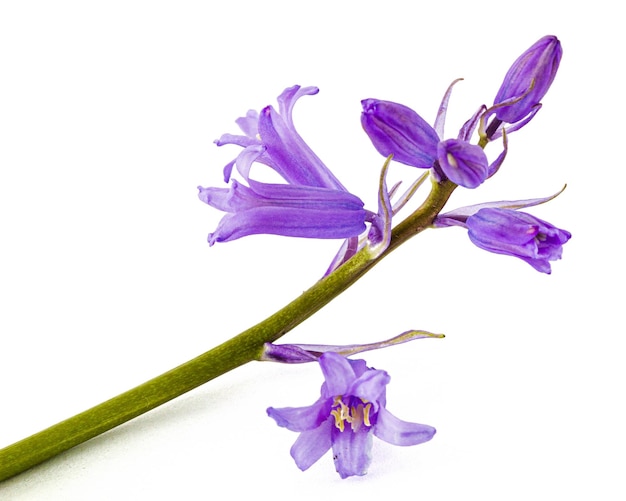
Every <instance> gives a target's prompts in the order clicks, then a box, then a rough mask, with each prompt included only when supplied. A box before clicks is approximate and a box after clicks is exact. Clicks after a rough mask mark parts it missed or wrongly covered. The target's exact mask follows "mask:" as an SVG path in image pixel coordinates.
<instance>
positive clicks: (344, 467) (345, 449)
mask: <svg viewBox="0 0 626 501" xmlns="http://www.w3.org/2000/svg"><path fill="white" fill-rule="evenodd" d="M332 443H333V459H334V461H335V469H336V470H337V473H339V475H340V476H341V478H347V477H351V476H353V475H365V474H366V473H367V469H368V468H369V465H370V463H371V461H372V433H371V428H369V427H365V426H363V427H361V428H360V429H359V430H358V431H351V430H345V431H339V430H338V429H337V428H335V427H333V429H332Z"/></svg>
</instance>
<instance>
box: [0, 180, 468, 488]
mask: <svg viewBox="0 0 626 501" xmlns="http://www.w3.org/2000/svg"><path fill="white" fill-rule="evenodd" d="M454 188H456V185H454V184H452V183H450V182H443V183H440V184H434V185H433V189H432V190H431V192H430V194H429V196H428V198H427V199H426V200H425V201H424V203H423V204H422V205H421V207H420V208H418V209H417V210H416V211H415V212H414V213H413V214H411V215H410V216H409V217H407V218H406V219H405V220H404V221H402V222H401V223H400V224H399V225H397V226H396V227H395V228H394V229H393V231H392V238H391V243H390V245H389V247H388V248H387V249H386V250H385V251H384V252H383V253H382V254H381V255H379V256H377V257H376V258H374V259H372V258H371V256H370V251H369V250H368V249H363V250H362V251H360V252H359V253H358V254H356V255H355V256H354V257H353V258H352V259H350V260H349V261H348V262H346V263H345V264H344V265H342V266H341V267H340V268H339V269H337V270H336V271H334V272H333V273H331V274H330V275H328V276H326V277H324V278H323V279H322V280H320V281H319V282H317V283H316V284H315V285H313V287H311V288H310V289H308V290H307V291H306V292H304V293H303V294H302V295H301V296H300V297H298V298H297V299H295V300H294V301H292V302H291V303H289V304H288V305H287V306H285V307H284V308H283V309H281V310H279V311H278V312H276V313H274V314H273V315H272V316H270V317H269V318H267V319H266V320H264V321H262V322H260V323H259V324H257V325H255V326H254V327H251V328H250V329H248V330H246V331H244V332H242V333H241V334H239V335H237V336H235V337H234V338H232V339H230V340H228V341H226V342H225V343H223V344H221V345H219V346H217V347H215V348H213V349H212V350H210V351H207V352H206V353H203V354H202V355H200V356H199V357H196V358H194V359H193V360H190V361H189V362H186V363H184V364H182V365H180V366H178V367H176V368H175V369H172V370H170V371H168V372H166V373H164V374H162V375H160V376H157V377H155V378H154V379H151V380H150V381H148V382H146V383H144V384H142V385H140V386H137V387H135V388H133V389H131V390H129V391H127V392H125V393H122V394H121V395H118V396H117V397H114V398H112V399H110V400H107V401H106V402H103V403H101V404H99V405H97V406H95V407H92V408H91V409H89V410H86V411H84V412H82V413H80V414H77V415H76V416H74V417H71V418H69V419H67V420H65V421H62V422H60V423H58V424H56V425H54V426H51V427H50V428H47V429H45V430H43V431H41V432H39V433H36V434H35V435H32V436H30V437H28V438H25V439H24V440H21V441H20V442H17V443H15V444H13V445H10V446H8V447H6V448H4V449H2V450H0V481H2V480H6V479H7V478H9V477H12V476H14V475H17V474H19V473H22V472H24V471H25V470H27V469H29V468H31V467H33V466H35V465H37V464H39V463H41V462H43V461H45V460H47V459H50V458H52V457H54V456H56V455H57V454H60V453H61V452H63V451H66V450H68V449H70V448H72V447H74V446H75V445H78V444H80V443H82V442H85V441H87V440H89V439H90V438H93V437H95V436H97V435H100V434H102V433H104V432H106V431H108V430H110V429H112V428H114V427H116V426H118V425H120V424H122V423H125V422H126V421H129V420H131V419H133V418H135V417H137V416H139V415H141V414H143V413H145V412H147V411H149V410H151V409H154V408H155V407H158V406H159V405H161V404H163V403H165V402H168V401H169V400H172V399H173V398H176V397H178V396H180V395H182V394H184V393H186V392H188V391H190V390H192V389H194V388H197V387H198V386H200V385H202V384H204V383H206V382H207V381H210V380H211V379H213V378H215V377H217V376H220V375H222V374H224V373H226V372H228V371H230V370H231V369H234V368H236V367H239V366H241V365H244V364H246V363H248V362H251V361H253V360H256V359H258V358H259V356H260V355H261V352H262V349H263V344H264V343H266V342H272V341H275V340H276V339H278V338H279V337H281V336H283V335H284V334H285V333H287V332H288V331H290V330H291V329H293V328H294V327H295V326H297V325H298V324H300V323H301V322H303V321H304V320H306V319H307V318H308V317H310V316H311V315H313V314H314V313H315V312H316V311H318V310H319V309H320V308H322V307H323V306H325V305H326V304H328V303H329V302H330V301H331V300H332V299H334V298H335V297H337V296H338V295H339V294H341V293H342V292H343V291H344V290H346V289H347V288H348V287H350V286H351V285H352V284H353V283H355V282H356V281H357V280H358V279H359V278H360V277H361V276H363V275H364V274H365V273H366V272H367V271H368V270H370V269H371V268H372V267H373V266H374V265H375V264H376V263H377V262H378V261H380V260H381V259H382V258H383V257H384V256H386V255H387V254H389V253H390V252H391V251H392V250H393V249H395V248H396V247H398V246H399V245H400V244H402V243H404V242H405V241H406V240H408V239H409V238H411V237H412V236H413V235H416V234H417V233H419V232H421V231H422V230H424V229H426V228H428V227H429V226H430V225H431V224H432V222H433V219H434V218H435V216H436V215H437V214H438V213H439V212H440V211H441V209H442V208H443V206H444V205H445V203H446V202H447V200H448V198H449V197H450V195H451V194H452V192H453V191H454Z"/></svg>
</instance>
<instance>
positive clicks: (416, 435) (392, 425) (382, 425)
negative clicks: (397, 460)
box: [374, 407, 436, 445]
mask: <svg viewBox="0 0 626 501" xmlns="http://www.w3.org/2000/svg"><path fill="white" fill-rule="evenodd" d="M435 432H436V430H435V428H433V427H432V426H428V425H426V424H418V423H409V422H407V421H402V420H401V419H398V418H397V417H395V416H394V415H393V414H391V413H390V412H389V411H388V410H387V409H385V408H384V407H381V408H380V409H379V411H378V416H377V421H376V424H375V425H374V435H376V436H377V437H378V438H380V439H381V440H384V441H385V442H388V443H390V444H393V445H417V444H422V443H424V442H428V441H429V440H430V439H431V438H433V436H434V435H435Z"/></svg>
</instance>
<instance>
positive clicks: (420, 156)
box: [361, 81, 490, 188]
mask: <svg viewBox="0 0 626 501" xmlns="http://www.w3.org/2000/svg"><path fill="white" fill-rule="evenodd" d="M455 83H456V81H455ZM452 85H454V83H453V84H452ZM452 85H451V86H450V88H449V89H448V91H447V92H446V94H445V96H444V100H443V102H442V105H441V107H440V115H439V116H438V118H437V123H436V128H433V127H431V126H430V125H429V124H428V123H427V122H426V121H425V120H424V119H423V118H422V117H420V116H419V115H418V114H417V113H416V112H415V111H413V110H412V109H410V108H408V107H406V106H404V105H402V104H398V103H393V102H391V101H380V100H377V99H365V100H363V101H361V104H362V105H363V113H362V114H361V123H362V125H363V128H364V129H365V132H366V133H367V135H368V136H369V138H370V140H371V141H372V143H373V145H374V147H375V148H376V149H377V150H378V152H379V153H380V154H382V155H383V156H389V155H393V159H394V160H396V161H398V162H400V163H403V164H406V165H410V166H412V167H417V168H420V169H432V172H433V173H434V175H435V179H437V180H441V179H442V178H444V177H445V178H447V179H449V180H450V181H452V182H453V183H456V184H458V185H460V186H463V187H465V188H476V187H477V186H478V185H480V184H481V183H482V182H483V181H485V179H487V177H488V174H489V172H490V167H489V162H488V161H487V157H486V155H485V154H484V152H483V151H482V149H481V148H480V147H479V146H476V145H471V144H470V143H468V142H467V141H466V136H467V135H468V132H467V131H466V130H465V129H462V130H461V132H460V137H459V139H448V140H446V141H442V140H441V138H440V134H441V133H442V131H443V121H444V119H445V110H446V108H447V101H448V99H449V96H450V91H451V88H452ZM437 131H440V132H439V133H438V132H437Z"/></svg>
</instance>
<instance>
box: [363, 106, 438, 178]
mask: <svg viewBox="0 0 626 501" xmlns="http://www.w3.org/2000/svg"><path fill="white" fill-rule="evenodd" d="M361 104H362V105H363V113H362V114H361V124H362V125H363V128H364V129H365V132H366V133H367V135H368V136H369V138H370V140H371V141H372V143H373V144H374V147H375V148H376V149H377V150H378V152H379V153H380V154H381V155H383V156H384V157H387V156H389V155H393V159H394V160H395V161H396V162H400V163H403V164H406V165H410V166H412V167H418V168H420V169H430V168H431V167H432V166H433V163H434V161H435V160H436V158H437V143H438V142H439V136H438V135H437V132H435V129H433V128H432V127H431V126H430V125H429V124H428V123H427V122H426V121H425V120H424V119H423V118H422V117H420V116H419V115H418V114H417V113H416V112H415V111H413V110H412V109H411V108H408V107H407V106H404V105H402V104H398V103H393V102H391V101H380V100H378V99H364V100H363V101H361Z"/></svg>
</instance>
